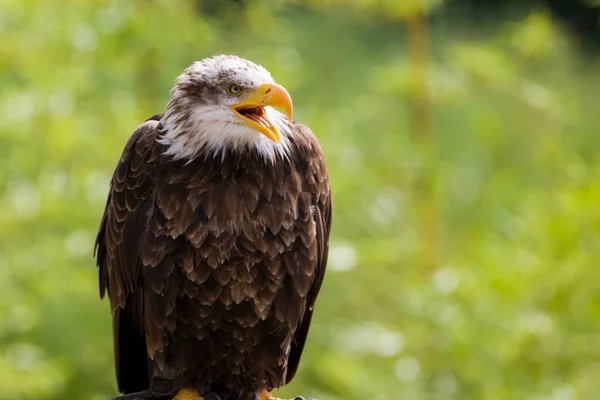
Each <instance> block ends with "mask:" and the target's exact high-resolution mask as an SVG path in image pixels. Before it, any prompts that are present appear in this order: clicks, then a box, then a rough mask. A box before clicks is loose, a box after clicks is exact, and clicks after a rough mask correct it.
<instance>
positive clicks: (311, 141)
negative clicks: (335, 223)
mask: <svg viewBox="0 0 600 400" xmlns="http://www.w3.org/2000/svg"><path fill="white" fill-rule="evenodd" d="M296 128H297V129H298V137H299V143H298V150H299V154H300V157H299V159H298V161H297V168H299V169H300V170H301V171H302V172H303V175H304V176H303V178H304V182H305V188H304V191H306V192H308V193H309V194H310V197H311V199H312V208H313V218H314V222H315V226H316V243H317V246H318V249H317V266H316V276H315V280H314V281H313V284H312V286H311V288H310V290H309V292H308V295H307V300H306V312H305V314H304V318H303V319H302V322H301V323H300V326H299V327H298V329H297V331H296V333H295V334H294V341H293V342H292V348H291V351H290V355H289V358H288V368H287V374H286V382H287V383H289V382H290V381H291V380H292V379H293V378H294V375H295V374H296V371H297V370H298V365H299V363H300V357H301V355H302V351H303V350H304V344H305V343H306V337H307V336H308V329H309V327H310V322H311V319H312V315H313V310H314V306H315V301H316V300H317V296H318V294H319V290H320V289H321V284H322V283H323V278H324V276H325V268H326V266H327V254H328V251H329V232H330V230H331V214H332V210H331V189H330V185H329V176H328V174H327V166H326V164H325V158H324V156H323V153H322V151H321V148H320V146H319V143H318V142H317V139H316V138H315V137H314V135H313V133H312V132H311V131H310V130H309V129H308V128H307V127H306V126H304V125H296Z"/></svg>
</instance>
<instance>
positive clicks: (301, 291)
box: [96, 56, 332, 400]
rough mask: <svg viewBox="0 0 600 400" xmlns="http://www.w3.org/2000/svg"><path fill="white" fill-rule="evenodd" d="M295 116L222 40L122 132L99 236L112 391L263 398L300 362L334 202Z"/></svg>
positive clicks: (316, 153) (313, 143) (140, 395)
mask: <svg viewBox="0 0 600 400" xmlns="http://www.w3.org/2000/svg"><path fill="white" fill-rule="evenodd" d="M278 109H279V110H281V111H283V112H280V111H279V110H278ZM291 116H292V100H291V98H290V96H289V94H288V92H287V91H286V90H285V89H284V88H283V87H282V86H280V85H278V84H276V83H275V81H274V80H273V78H272V77H271V75H270V73H269V72H268V71H267V70H266V69H264V68H263V67H261V66H259V65H256V64H254V63H252V62H250V61H248V60H245V59H242V58H239V57H236V56H217V57H213V58H209V59H204V60H202V61H199V62H195V63H193V64H192V65H191V66H190V67H188V68H187V69H186V70H185V71H184V72H183V74H181V75H180V76H179V77H178V78H177V80H176V84H175V87H174V88H173V89H172V91H171V98H170V101H169V102H168V104H167V106H166V110H165V112H164V114H159V115H156V116H154V117H151V118H149V119H148V120H146V121H145V122H144V123H143V124H141V125H140V126H139V127H138V128H137V130H135V132H134V133H133V135H132V136H131V138H130V139H129V141H128V142H127V144H126V146H125V149H124V151H123V153H122V156H121V159H120V160H119V162H118V164H117V167H116V170H115V172H114V175H113V177H112V180H111V183H110V190H109V195H108V200H107V203H106V208H105V212H104V215H103V217H102V221H101V225H100V229H99V233H98V236H97V239H96V252H97V254H96V257H97V264H98V267H99V283H100V297H101V298H104V295H105V293H107V292H108V296H109V298H110V304H111V311H112V321H113V341H114V356H115V368H116V376H117V383H118V388H119V391H120V392H121V393H122V394H124V395H123V396H121V397H119V399H144V398H145V399H172V398H175V399H184V398H196V399H198V398H202V397H203V398H205V399H207V400H208V399H209V398H212V399H219V398H220V399H221V400H237V399H241V400H250V399H261V400H263V399H273V397H272V396H271V391H272V390H273V389H274V388H278V387H281V386H283V385H285V384H287V383H289V382H290V381H291V380H292V378H293V377H294V375H295V374H296V371H297V369H298V363H299V361H300V356H301V354H302V350H303V348H304V345H305V343H306V337H307V334H308V330H309V325H310V322H311V318H312V315H313V310H314V306H315V301H316V299H317V295H318V294H319V289H320V288H321V284H322V282H323V276H324V273H325V266H326V263H327V252H328V242H329V231H330V227H331V214H332V212H331V194H330V183H329V178H328V174H327V169H326V164H325V159H324V156H323V153H322V150H321V147H320V145H319V143H318V141H317V139H316V137H315V136H314V134H313V133H312V132H311V131H310V129H309V128H308V127H306V126H304V125H301V124H299V123H296V122H294V121H292V120H291ZM186 396H187V397H186ZM200 396H202V397H200Z"/></svg>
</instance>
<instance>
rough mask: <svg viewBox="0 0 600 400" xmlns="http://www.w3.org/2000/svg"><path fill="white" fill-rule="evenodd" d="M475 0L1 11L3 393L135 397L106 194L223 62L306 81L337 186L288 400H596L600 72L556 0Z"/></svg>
mask: <svg viewBox="0 0 600 400" xmlns="http://www.w3.org/2000/svg"><path fill="white" fill-rule="evenodd" d="M456 3H457V2H456V1H448V2H447V4H444V2H443V1H442V0H437V1H432V0H431V1H425V0H423V1H418V0H403V1H400V0H398V1H394V0H388V1H383V0H381V1H375V0H328V1H322V2H321V1H319V0H310V1H300V0H298V1H285V2H282V1H266V2H265V1H263V2H258V1H252V0H248V1H244V2H242V1H221V2H219V1H215V0H213V1H200V2H198V1H192V0H188V1H186V0H168V1H167V0H153V1H140V0H138V1H125V0H121V1H119V0H93V1H87V0H86V1H84V0H79V1H73V0H72V1H68V2H67V1H65V2H59V1H50V0H46V1H44V0H30V1H23V0H0V87H1V94H0V399H2V400H13V399H19V400H29V399H31V400H33V399H36V400H41V399H44V400H58V399H60V400H81V399H83V400H88V399H91V400H107V399H109V398H111V397H112V396H113V395H116V387H115V379H114V373H113V364H112V360H113V355H112V337H111V328H110V312H109V306H108V302H107V301H100V300H99V298H98V288H97V286H98V285H97V270H96V268H95V264H94V260H93V258H92V246H93V241H94V236H95V234H96V230H97V227H98V224H99V221H100V217H101V215H102V212H103V208H104V202H105V198H106V194H107V188H108V186H107V185H108V181H109V179H110V176H111V174H112V172H113V169H114V167H115V165H116V162H117V159H118V157H119V155H120V153H121V150H122V148H123V146H124V144H125V142H126V140H127V139H128V137H129V135H130V134H131V133H132V132H133V130H134V129H135V128H136V127H137V125H138V124H139V123H140V122H142V121H143V120H144V119H146V118H148V117H149V116H151V115H153V114H155V113H158V112H161V111H162V109H163V107H164V105H165V104H166V102H167V100H168V95H169V90H170V88H171V86H172V85H173V81H174V79H175V77H176V76H177V75H178V74H179V73H181V71H183V69H184V68H185V67H187V66H188V65H189V64H191V62H192V61H194V60H199V59H202V58H204V57H207V56H212V55H215V54H220V53H234V54H238V55H241V56H243V57H246V58H249V59H251V60H253V61H255V62H257V63H260V64H262V65H264V66H265V67H266V68H267V69H269V70H270V71H271V72H272V74H273V76H274V77H275V78H276V79H277V81H278V82H279V83H281V84H283V85H284V86H285V87H287V89H288V90H289V92H290V93H291V95H292V97H293V98H294V104H295V117H296V119H297V120H299V121H302V122H304V123H306V124H308V125H309V126H310V127H311V128H312V130H313V131H314V132H315V133H316V135H317V136H318V138H319V140H320V142H321V144H322V146H323V148H324V151H325V153H326V156H327V159H328V163H329V169H330V175H331V179H332V185H333V190H334V224H333V225H334V226H333V233H332V238H331V252H330V263H329V267H328V274H327V277H326V280H325V284H324V287H323V290H322V294H321V296H320V299H319V302H318V304H317V311H316V319H315V320H314V322H313V326H312V330H311V334H310V336H309V342H308V347H307V349H306V351H305V355H304V358H303V362H302V363H301V366H300V371H299V374H298V375H297V378H296V379H295V380H294V381H293V382H292V383H291V384H290V385H289V386H288V387H286V388H285V389H283V390H281V391H279V392H278V394H279V395H281V396H286V395H287V396H294V395H297V394H301V395H304V396H306V397H318V398H319V399H320V400H333V399H348V400H352V399H356V400H359V399H361V400H363V399H376V400H388V399H389V400H392V399H394V400H395V399H407V400H410V399H527V400H546V399H547V400H550V399H553V400H571V399H597V398H599V397H600V394H599V393H600V389H599V386H600V383H599V382H600V279H599V278H598V262H599V261H600V253H599V249H600V247H599V246H600V239H599V235H598V233H599V232H600V207H599V204H600V157H599V151H600V140H599V139H600V137H599V135H600V128H599V123H598V118H599V115H600V63H599V62H598V59H597V58H596V57H595V56H591V55H590V54H589V52H588V50H586V47H581V46H580V41H579V40H578V39H577V38H576V37H575V36H574V35H573V34H572V33H571V31H570V30H567V28H566V27H565V25H564V24H563V23H562V22H559V21H557V19H556V18H555V17H554V16H553V14H552V10H551V9H549V8H547V7H545V6H543V5H540V6H536V7H525V3H527V2H521V4H522V6H519V4H516V3H515V2H511V4H512V6H511V8H510V10H508V11H507V10H505V9H502V10H503V11H502V10H501V7H500V3H501V2H498V3H497V7H494V5H493V4H491V3H490V2H488V3H490V4H491V5H490V7H492V11H491V13H490V12H488V13H487V14H486V15H487V17H485V19H484V18H483V17H481V18H480V17H479V16H478V15H479V14H477V15H475V14H473V13H469V12H467V7H466V6H465V8H464V10H463V9H462V8H461V7H460V6H456ZM458 3H460V2H458ZM463 3H468V2H466V1H465V2H463ZM515 4H516V5H515ZM496 8H497V10H496ZM496 12H497V15H494V14H495V13H496ZM423 15H425V16H427V17H426V18H428V19H429V21H430V22H431V23H426V22H425V19H424V17H422V16H423Z"/></svg>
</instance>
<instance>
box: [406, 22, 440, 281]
mask: <svg viewBox="0 0 600 400" xmlns="http://www.w3.org/2000/svg"><path fill="white" fill-rule="evenodd" d="M407 26H408V54H409V57H410V79H411V91H410V126H411V130H412V135H413V141H414V144H415V148H416V150H417V152H418V155H419V159H420V163H419V170H418V175H417V177H416V181H415V183H414V184H415V193H416V199H417V213H418V214H417V217H418V224H419V225H418V230H419V243H420V247H419V261H420V264H421V268H422V270H423V272H424V273H428V272H431V271H432V270H433V269H435V268H436V266H437V262H438V260H437V256H438V255H437V252H438V218H437V204H436V196H435V183H436V182H435V173H436V163H435V158H436V157H435V143H434V139H433V136H432V133H431V99H430V94H429V84H428V78H429V74H428V68H429V26H428V19H427V16H426V15H425V13H424V11H419V12H416V13H415V14H414V15H413V16H411V17H410V18H409V19H408V25H407Z"/></svg>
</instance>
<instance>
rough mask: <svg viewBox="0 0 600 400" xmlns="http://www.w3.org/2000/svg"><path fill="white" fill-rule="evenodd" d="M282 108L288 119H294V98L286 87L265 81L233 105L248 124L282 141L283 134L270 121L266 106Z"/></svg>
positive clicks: (273, 139) (271, 137) (267, 135)
mask: <svg viewBox="0 0 600 400" xmlns="http://www.w3.org/2000/svg"><path fill="white" fill-rule="evenodd" d="M267 106H270V107H275V108H280V109H281V110H283V111H284V112H285V115H286V116H287V118H288V120H290V119H292V111H293V108H294V107H293V105H292V98H291V97H290V95H289V93H288V92H287V90H285V88H284V87H283V86H281V85H278V84H276V83H263V84H262V85H261V86H260V88H258V89H257V90H255V91H253V92H250V93H248V94H246V96H245V98H244V101H243V102H241V103H238V104H236V105H234V106H232V107H231V108H232V110H233V112H234V113H235V115H237V116H238V117H240V118H242V119H243V120H244V121H246V123H247V124H248V125H250V126H251V127H253V128H254V129H256V130H257V131H259V132H260V133H262V134H263V135H265V136H266V137H268V138H269V139H271V140H272V141H274V142H275V143H279V142H280V141H281V134H280V133H279V131H278V130H277V128H275V126H274V125H273V124H272V123H271V121H269V118H268V117H267V113H266V110H265V107H267Z"/></svg>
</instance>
